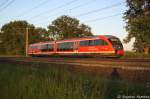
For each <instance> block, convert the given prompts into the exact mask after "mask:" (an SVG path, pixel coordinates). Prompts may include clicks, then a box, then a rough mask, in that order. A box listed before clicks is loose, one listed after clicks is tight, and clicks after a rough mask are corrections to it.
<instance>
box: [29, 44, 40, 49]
mask: <svg viewBox="0 0 150 99" xmlns="http://www.w3.org/2000/svg"><path fill="white" fill-rule="evenodd" d="M29 48H31V49H36V48H38V46H35V45H34V46H29Z"/></svg>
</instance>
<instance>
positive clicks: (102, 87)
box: [0, 63, 150, 99]
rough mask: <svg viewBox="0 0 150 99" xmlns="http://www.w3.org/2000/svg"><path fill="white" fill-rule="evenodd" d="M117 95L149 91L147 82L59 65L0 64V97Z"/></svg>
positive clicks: (103, 98) (100, 98)
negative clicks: (133, 81) (106, 76)
mask: <svg viewBox="0 0 150 99" xmlns="http://www.w3.org/2000/svg"><path fill="white" fill-rule="evenodd" d="M118 95H134V96H136V95H142V96H143V95H150V86H145V85H144V84H130V83H125V82H122V81H112V80H107V79H103V78H102V77H100V76H98V75H97V76H93V75H92V74H89V73H81V72H74V71H70V70H69V69H67V67H61V66H60V67H58V66H57V67H55V66H39V65H38V64H32V65H31V66H26V65H23V64H17V65H14V64H10V63H7V64H6V63H5V64H4V63H3V64H0V99H116V98H117V96H118Z"/></svg>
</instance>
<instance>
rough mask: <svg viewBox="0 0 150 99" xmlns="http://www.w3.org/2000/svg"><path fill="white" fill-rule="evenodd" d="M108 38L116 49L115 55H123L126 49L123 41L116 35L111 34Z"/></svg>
mask: <svg viewBox="0 0 150 99" xmlns="http://www.w3.org/2000/svg"><path fill="white" fill-rule="evenodd" d="M108 40H109V41H110V43H111V44H112V47H113V49H114V51H115V55H116V56H119V57H121V56H123V55H124V49H123V45H122V43H121V41H120V40H119V38H117V37H115V36H109V37H108Z"/></svg>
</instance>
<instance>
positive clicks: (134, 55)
mask: <svg viewBox="0 0 150 99" xmlns="http://www.w3.org/2000/svg"><path fill="white" fill-rule="evenodd" d="M123 58H150V54H144V53H138V52H128V51H126V52H125V55H124V56H123Z"/></svg>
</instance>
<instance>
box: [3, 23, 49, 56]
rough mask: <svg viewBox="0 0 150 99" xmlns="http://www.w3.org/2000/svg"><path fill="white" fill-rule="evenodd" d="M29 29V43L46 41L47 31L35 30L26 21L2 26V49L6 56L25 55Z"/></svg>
mask: <svg viewBox="0 0 150 99" xmlns="http://www.w3.org/2000/svg"><path fill="white" fill-rule="evenodd" d="M27 27H28V28H29V29H28V31H29V43H35V42H39V41H44V40H46V39H47V38H45V33H47V31H46V30H45V29H43V28H35V27H34V26H33V25H32V24H29V23H27V22H26V21H13V22H10V23H7V24H5V25H3V26H2V28H1V33H0V40H1V47H2V48H3V51H1V52H5V54H24V53H25V37H26V28H27Z"/></svg>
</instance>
